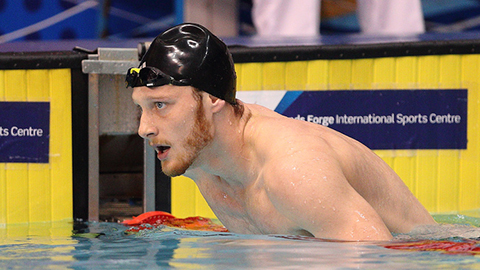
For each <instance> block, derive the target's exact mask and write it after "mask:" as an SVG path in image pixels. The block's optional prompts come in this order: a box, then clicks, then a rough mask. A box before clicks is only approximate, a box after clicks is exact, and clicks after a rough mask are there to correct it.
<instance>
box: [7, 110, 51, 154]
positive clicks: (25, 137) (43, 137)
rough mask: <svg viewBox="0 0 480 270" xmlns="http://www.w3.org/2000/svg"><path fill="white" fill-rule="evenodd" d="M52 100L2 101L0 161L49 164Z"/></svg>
mask: <svg viewBox="0 0 480 270" xmlns="http://www.w3.org/2000/svg"><path fill="white" fill-rule="evenodd" d="M49 139H50V103H49V102H0V162H21V163H48V162H49Z"/></svg>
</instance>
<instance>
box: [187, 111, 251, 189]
mask: <svg viewBox="0 0 480 270" xmlns="http://www.w3.org/2000/svg"><path fill="white" fill-rule="evenodd" d="M250 118H251V111H250V109H248V108H247V107H246V106H245V110H244V112H243V115H242V116H241V117H240V116H237V115H235V113H234V111H233V108H231V107H229V108H228V110H225V111H223V112H221V113H219V114H218V115H215V116H214V118H213V125H214V128H215V135H214V139H213V141H212V142H211V143H210V144H209V145H208V146H207V147H205V148H204V149H203V150H202V151H201V153H200V155H199V156H198V158H197V159H196V161H195V162H194V164H192V166H191V169H189V170H187V172H186V174H185V175H186V176H188V177H190V178H192V179H193V180H194V181H195V180H196V179H200V178H203V177H202V175H205V174H208V175H210V176H216V177H219V178H221V179H222V180H224V181H226V182H227V183H231V184H232V185H238V184H242V185H243V184H245V183H244V182H246V181H248V179H249V178H248V174H249V171H250V170H251V169H252V168H251V167H252V165H253V164H252V160H251V158H252V157H251V155H252V150H251V149H250V146H249V143H248V134H246V130H247V129H246V127H247V126H248V122H249V120H250Z"/></svg>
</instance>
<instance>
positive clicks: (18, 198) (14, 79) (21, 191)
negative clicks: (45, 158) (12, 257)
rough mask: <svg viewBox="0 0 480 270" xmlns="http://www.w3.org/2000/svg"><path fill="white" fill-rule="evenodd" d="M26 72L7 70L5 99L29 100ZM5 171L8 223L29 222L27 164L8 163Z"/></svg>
mask: <svg viewBox="0 0 480 270" xmlns="http://www.w3.org/2000/svg"><path fill="white" fill-rule="evenodd" d="M26 74H27V72H26V71H25V70H7V71H5V100H7V101H27V79H26V78H27V76H26ZM5 172H6V174H5V179H6V181H5V182H6V184H5V186H6V198H7V201H6V219H7V223H25V222H28V218H29V207H28V205H29V200H28V194H29V190H28V169H27V164H25V163H7V164H6V166H5Z"/></svg>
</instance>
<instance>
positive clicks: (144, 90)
mask: <svg viewBox="0 0 480 270" xmlns="http://www.w3.org/2000/svg"><path fill="white" fill-rule="evenodd" d="M193 91H194V89H193V88H192V87H190V86H184V87H179V86H172V85H165V86H161V87H157V88H153V89H152V88H148V87H136V88H134V90H133V93H132V98H133V101H134V102H135V103H136V104H137V105H138V106H139V107H140V109H141V111H142V113H141V117H140V125H139V128H138V134H139V135H140V136H141V137H143V138H145V139H148V140H149V144H150V145H151V146H152V147H153V148H154V149H155V150H156V151H157V157H158V159H159V160H160V161H161V163H162V170H163V172H164V173H165V174H166V175H168V176H172V177H173V176H178V175H181V174H184V173H185V171H186V170H187V169H188V168H189V167H190V166H191V165H192V164H193V163H194V161H195V160H196V158H197V157H198V155H199V153H200V151H201V150H202V149H203V148H204V147H205V146H207V145H208V144H209V143H210V142H211V141H212V139H213V132H212V123H211V122H209V121H207V119H206V117H205V113H204V110H203V103H202V100H201V96H199V95H197V94H194V93H193Z"/></svg>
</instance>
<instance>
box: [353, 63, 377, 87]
mask: <svg viewBox="0 0 480 270" xmlns="http://www.w3.org/2000/svg"><path fill="white" fill-rule="evenodd" d="M373 73H374V63H373V59H359V60H356V61H352V89H358V90H365V89H370V88H371V87H372V83H373V76H374V75H373Z"/></svg>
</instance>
